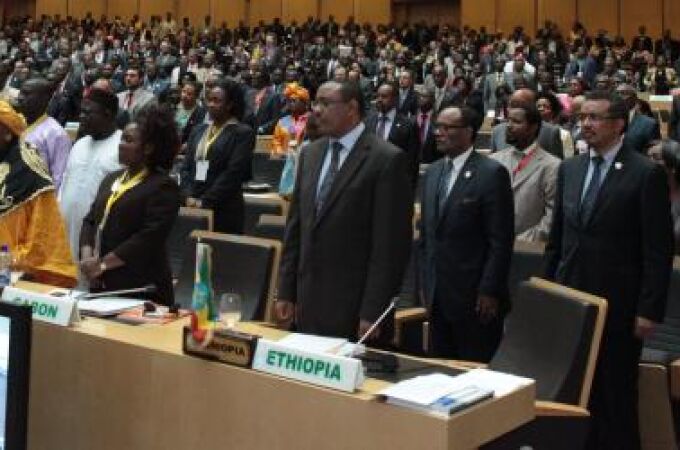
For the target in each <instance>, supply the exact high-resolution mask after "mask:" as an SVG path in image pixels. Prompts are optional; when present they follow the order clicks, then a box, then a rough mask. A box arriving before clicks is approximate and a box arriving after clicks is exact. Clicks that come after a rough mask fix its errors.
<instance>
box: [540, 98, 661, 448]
mask: <svg viewBox="0 0 680 450" xmlns="http://www.w3.org/2000/svg"><path fill="white" fill-rule="evenodd" d="M580 116H581V123H582V136H583V139H585V141H586V143H587V144H588V146H589V150H588V152H587V153H584V154H581V155H579V156H576V157H574V158H570V159H568V160H565V161H564V162H563V163H562V164H561V165H560V168H559V171H558V178H557V194H556V199H555V209H554V216H553V222H552V230H551V233H550V236H549V240H548V245H547V247H546V252H545V259H546V271H545V272H546V276H547V277H548V278H549V279H553V280H555V281H556V282H558V283H560V284H564V285H566V286H569V287H572V288H575V289H578V290H581V291H585V292H588V293H591V294H594V295H598V296H600V297H603V298H605V299H606V300H607V303H608V311H607V319H606V324H605V330H604V335H603V337H602V343H601V346H600V352H599V356H598V362H597V368H596V372H595V377H594V379H593V387H592V392H591V395H590V405H589V409H590V411H591V413H592V416H593V422H592V427H591V431H590V435H589V438H588V448H589V449H624V450H625V449H638V448H640V439H639V434H638V416H637V373H638V367H637V366H638V360H639V358H640V352H641V349H642V340H643V339H644V338H645V337H647V336H649V335H650V334H651V333H652V332H653V330H654V325H655V324H656V323H658V322H660V321H661V320H662V319H663V315H664V310H665V305H666V297H667V294H668V284H669V279H670V272H671V268H672V258H673V233H672V225H671V215H670V202H669V198H668V186H667V182H666V177H665V174H664V171H663V169H662V168H661V167H660V166H659V165H656V164H654V163H653V162H651V161H650V160H648V159H647V158H645V157H644V156H643V155H641V154H640V153H639V151H638V149H635V148H633V147H631V145H630V144H628V143H627V142H626V140H625V139H624V133H625V132H626V125H627V122H628V109H627V107H626V104H625V102H624V100H623V99H622V98H621V97H620V96H618V95H617V94H611V93H608V92H594V93H591V94H589V95H588V96H587V97H586V101H585V103H584V104H583V106H582V108H581V115H580Z"/></svg>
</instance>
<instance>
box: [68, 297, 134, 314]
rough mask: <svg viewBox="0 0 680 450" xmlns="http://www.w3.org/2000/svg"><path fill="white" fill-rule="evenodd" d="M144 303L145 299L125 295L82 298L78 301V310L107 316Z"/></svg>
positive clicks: (82, 312) (83, 312)
mask: <svg viewBox="0 0 680 450" xmlns="http://www.w3.org/2000/svg"><path fill="white" fill-rule="evenodd" d="M143 304H144V301H143V300H131V299H129V298H123V297H103V298H97V299H93V300H80V301H79V302H78V310H79V311H80V313H81V314H85V315H88V316H97V317H107V316H115V315H116V314H120V313H122V312H123V311H127V310H129V309H133V308H137V307H140V306H142V305H143Z"/></svg>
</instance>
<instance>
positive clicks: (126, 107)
mask: <svg viewBox="0 0 680 450" xmlns="http://www.w3.org/2000/svg"><path fill="white" fill-rule="evenodd" d="M133 95H134V92H133V91H130V92H128V95H127V102H126V103H127V105H126V106H125V109H130V108H131V107H132V97H133Z"/></svg>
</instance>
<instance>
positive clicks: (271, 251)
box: [175, 230, 281, 320]
mask: <svg viewBox="0 0 680 450" xmlns="http://www.w3.org/2000/svg"><path fill="white" fill-rule="evenodd" d="M197 242H203V243H207V244H210V246H211V247H212V250H213V253H212V255H213V256H212V267H213V272H212V273H213V279H212V283H213V289H214V293H215V295H216V297H217V299H219V296H220V295H221V294H225V293H235V294H238V295H240V296H241V317H242V320H266V319H268V318H269V316H270V308H271V301H272V299H273V294H274V288H275V286H276V276H277V273H278V265H279V258H280V254H281V244H280V243H279V242H278V241H274V240H269V239H262V238H255V237H249V236H236V235H230V234H222V233H213V232H208V231H200V230H199V231H194V232H193V233H191V236H190V240H189V242H188V243H187V245H186V246H185V264H183V266H182V272H181V274H180V277H179V282H178V284H177V286H176V288H175V297H176V299H177V301H178V303H180V305H181V306H182V307H185V308H186V307H190V306H191V295H192V292H193V285H194V275H195V265H196V243H197Z"/></svg>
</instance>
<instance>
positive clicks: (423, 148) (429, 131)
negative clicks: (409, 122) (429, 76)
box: [416, 86, 442, 164]
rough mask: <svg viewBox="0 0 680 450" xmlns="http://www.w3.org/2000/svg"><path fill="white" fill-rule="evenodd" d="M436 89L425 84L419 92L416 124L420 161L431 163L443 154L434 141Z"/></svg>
mask: <svg viewBox="0 0 680 450" xmlns="http://www.w3.org/2000/svg"><path fill="white" fill-rule="evenodd" d="M433 105H434V91H433V90H431V89H427V88H425V87H424V86H423V87H421V89H420V90H419V92H418V112H417V113H416V125H417V126H418V139H419V141H420V154H419V155H418V158H419V159H420V162H422V163H426V164H429V163H431V162H434V161H436V160H437V159H439V158H441V156H442V154H441V153H439V152H438V151H437V146H436V144H435V142H434V123H435V119H436V118H437V115H436V114H435V112H434V109H433Z"/></svg>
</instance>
